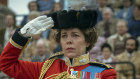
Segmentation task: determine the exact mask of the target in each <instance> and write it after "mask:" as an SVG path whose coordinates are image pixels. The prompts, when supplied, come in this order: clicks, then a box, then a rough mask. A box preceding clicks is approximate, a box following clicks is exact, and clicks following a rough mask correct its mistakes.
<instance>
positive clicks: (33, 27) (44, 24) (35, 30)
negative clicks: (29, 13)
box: [20, 15, 54, 37]
mask: <svg viewBox="0 0 140 79" xmlns="http://www.w3.org/2000/svg"><path fill="white" fill-rule="evenodd" d="M53 26H54V22H53V20H52V18H51V17H47V16H46V15H43V16H39V17H37V18H35V19H33V20H31V21H30V22H28V23H27V24H26V25H25V26H24V27H23V28H21V30H20V33H21V34H22V35H23V36H24V37H31V36H34V35H37V34H40V33H41V32H43V31H45V30H47V29H49V28H51V27H53Z"/></svg>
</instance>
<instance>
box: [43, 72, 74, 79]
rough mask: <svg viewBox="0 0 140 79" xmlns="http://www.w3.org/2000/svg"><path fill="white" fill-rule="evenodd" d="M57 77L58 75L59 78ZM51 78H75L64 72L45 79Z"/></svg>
mask: <svg viewBox="0 0 140 79" xmlns="http://www.w3.org/2000/svg"><path fill="white" fill-rule="evenodd" d="M55 75H57V76H55ZM53 76H55V77H53ZM50 77H52V78H50ZM49 78H50V79H73V77H72V76H71V75H70V74H69V73H68V72H62V73H60V74H53V75H51V76H49V77H47V78H45V79H49Z"/></svg>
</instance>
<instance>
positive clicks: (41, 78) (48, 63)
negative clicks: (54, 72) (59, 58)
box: [39, 58, 56, 79]
mask: <svg viewBox="0 0 140 79" xmlns="http://www.w3.org/2000/svg"><path fill="white" fill-rule="evenodd" d="M55 60H56V58H52V59H50V60H47V61H45V63H44V64H43V67H42V70H41V74H40V77H39V79H43V77H44V75H45V73H46V72H47V70H48V69H49V68H50V67H51V65H52V64H53V62H54V61H55Z"/></svg>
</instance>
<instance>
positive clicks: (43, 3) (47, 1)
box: [37, 0, 54, 15]
mask: <svg viewBox="0 0 140 79" xmlns="http://www.w3.org/2000/svg"><path fill="white" fill-rule="evenodd" d="M37 4H38V5H39V11H40V12H41V15H44V14H48V13H49V12H50V10H51V8H52V6H53V4H54V0H37Z"/></svg>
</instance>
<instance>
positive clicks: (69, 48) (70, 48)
mask: <svg viewBox="0 0 140 79" xmlns="http://www.w3.org/2000/svg"><path fill="white" fill-rule="evenodd" d="M66 50H74V48H72V47H68V48H67V49H66Z"/></svg>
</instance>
